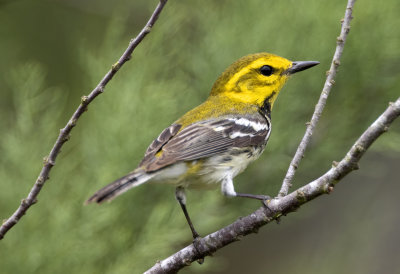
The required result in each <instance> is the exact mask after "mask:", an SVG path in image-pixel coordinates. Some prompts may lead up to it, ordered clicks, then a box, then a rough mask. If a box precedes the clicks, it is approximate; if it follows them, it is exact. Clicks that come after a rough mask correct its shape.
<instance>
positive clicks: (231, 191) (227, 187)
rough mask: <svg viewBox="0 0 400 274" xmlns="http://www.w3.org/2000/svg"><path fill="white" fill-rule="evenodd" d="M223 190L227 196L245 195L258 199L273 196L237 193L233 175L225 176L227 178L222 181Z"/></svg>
mask: <svg viewBox="0 0 400 274" xmlns="http://www.w3.org/2000/svg"><path fill="white" fill-rule="evenodd" d="M221 191H222V193H223V194H224V195H225V196H228V197H243V198H251V199H257V200H261V201H267V200H271V197H270V196H268V195H257V194H247V193H237V192H236V191H235V187H234V186H233V180H232V177H231V176H227V177H225V179H224V180H223V181H222V183H221Z"/></svg>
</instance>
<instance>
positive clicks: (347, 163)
mask: <svg viewBox="0 0 400 274" xmlns="http://www.w3.org/2000/svg"><path fill="white" fill-rule="evenodd" d="M399 116H400V98H398V99H397V101H396V102H395V103H390V104H389V107H388V108H387V109H386V110H385V112H383V113H382V115H381V116H379V118H378V119H377V120H376V121H375V122H374V123H373V124H372V125H371V126H369V127H368V129H367V130H366V131H365V132H364V133H363V134H362V135H361V136H360V138H358V140H357V141H356V142H355V144H354V145H353V146H352V147H351V149H350V150H349V151H348V152H347V154H346V156H345V157H344V158H343V159H342V160H341V161H340V162H338V163H336V162H334V163H333V166H332V168H331V169H329V170H328V171H327V172H326V173H325V174H323V175H322V176H321V177H319V178H318V179H316V180H314V181H312V182H310V183H308V184H307V185H305V186H303V187H301V188H299V189H297V190H295V191H293V192H292V193H290V194H288V195H286V196H284V197H279V198H275V199H272V200H271V201H269V202H268V204H267V206H263V207H260V208H259V209H257V210H256V211H254V212H253V213H251V214H250V215H248V216H246V217H243V218H240V219H238V220H237V221H235V222H234V223H232V224H230V225H228V226H226V227H224V228H222V229H220V230H218V231H216V232H214V233H212V234H209V235H207V236H206V237H204V238H202V239H201V240H200V241H199V243H198V246H197V248H198V249H197V250H196V248H195V247H194V246H193V244H191V245H189V246H187V247H185V248H183V249H181V250H180V251H178V252H176V253H175V254H173V255H171V256H170V257H168V258H166V259H164V260H162V261H159V262H157V263H156V264H155V265H154V266H153V267H152V268H150V269H149V270H147V271H146V272H145V273H146V274H155V273H176V272H178V271H179V270H180V269H182V268H184V267H185V266H188V265H190V264H191V263H192V262H194V261H196V260H199V259H201V258H204V257H205V256H209V255H211V254H213V253H215V252H216V251H217V250H218V249H221V248H222V247H224V246H226V245H228V244H230V243H232V242H235V241H239V240H240V239H241V238H243V237H244V236H246V235H248V234H250V233H255V232H257V231H258V229H259V228H260V227H262V226H264V225H266V224H268V223H270V222H271V221H273V220H276V219H278V218H280V217H281V216H285V215H286V214H288V213H290V212H293V211H295V210H297V209H298V208H299V207H300V206H301V205H303V204H305V203H307V202H309V201H311V200H313V199H314V198H316V197H318V196H321V195H322V194H329V193H330V192H332V190H333V188H334V186H335V185H336V184H337V183H339V182H340V180H341V179H342V178H343V177H345V176H346V175H347V174H349V173H350V172H351V171H353V170H356V169H358V162H359V160H360V159H361V157H362V156H363V155H364V153H365V152H366V151H367V149H368V148H369V147H370V146H371V145H372V143H373V142H374V141H375V140H376V139H378V137H379V136H381V135H382V133H384V132H386V131H388V129H389V126H390V125H391V124H392V122H393V121H394V120H395V119H396V118H397V117H399Z"/></svg>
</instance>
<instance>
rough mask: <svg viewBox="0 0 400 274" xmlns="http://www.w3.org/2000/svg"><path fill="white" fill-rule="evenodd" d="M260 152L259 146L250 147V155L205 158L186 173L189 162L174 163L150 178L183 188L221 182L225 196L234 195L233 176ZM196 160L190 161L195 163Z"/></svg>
mask: <svg viewBox="0 0 400 274" xmlns="http://www.w3.org/2000/svg"><path fill="white" fill-rule="evenodd" d="M261 152H262V149H261V148H252V149H251V154H252V155H251V156H250V157H249V154H248V153H242V154H238V155H234V154H232V153H231V152H227V153H224V154H222V155H218V156H214V157H211V158H208V159H206V160H205V161H204V162H203V164H202V166H201V168H200V169H199V170H197V171H196V172H195V173H194V174H193V173H192V174H191V175H189V176H188V175H187V172H188V170H189V169H190V168H191V164H190V163H187V162H180V163H176V164H174V165H172V166H170V167H167V168H164V169H162V170H160V171H159V172H157V174H156V175H155V176H154V177H153V178H152V179H151V182H155V183H168V184H173V185H176V186H182V187H184V188H200V189H204V188H214V187H217V186H218V184H219V183H221V182H222V185H221V190H222V192H223V194H224V195H226V196H235V191H234V187H233V183H232V180H233V178H234V177H235V176H236V175H238V174H239V173H241V172H242V171H243V170H245V169H246V167H247V166H248V165H249V163H251V162H253V161H254V160H256V159H257V158H258V157H259V156H260V154H261ZM226 157H231V161H228V162H226V161H225V162H224V160H223V159H224V158H226ZM195 164H196V161H194V162H193V163H192V165H195Z"/></svg>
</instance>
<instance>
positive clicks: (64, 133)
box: [0, 0, 168, 240]
mask: <svg viewBox="0 0 400 274" xmlns="http://www.w3.org/2000/svg"><path fill="white" fill-rule="evenodd" d="M167 1H168V0H160V2H159V3H158V5H157V7H156V9H155V10H154V12H153V14H152V15H151V17H150V19H149V21H148V22H147V24H146V25H145V26H144V28H143V29H142V30H141V31H140V33H139V34H138V35H137V36H136V38H135V39H132V40H131V42H130V43H129V46H128V48H127V49H126V50H125V52H124V53H123V54H122V56H121V57H120V58H119V60H118V62H116V63H115V64H114V65H113V66H112V67H111V69H110V70H109V71H108V72H107V74H106V75H105V76H104V77H103V79H102V80H101V81H100V83H99V84H98V85H97V86H96V88H95V89H93V90H92V92H91V93H90V94H89V95H88V96H82V98H81V104H80V105H79V107H78V108H77V109H76V111H75V112H74V114H73V115H72V117H71V118H70V119H69V121H68V123H67V125H66V126H65V127H64V128H62V129H61V130H60V135H58V138H57V140H56V142H55V144H54V146H53V148H52V149H51V151H50V153H49V155H48V156H46V157H45V158H44V159H43V160H44V166H43V168H42V170H41V171H40V174H39V177H38V178H37V179H36V182H35V184H34V185H33V187H32V189H31V191H30V192H29V194H28V197H26V198H25V199H23V200H22V201H21V204H20V206H19V207H18V209H17V210H16V211H15V212H14V213H13V215H11V217H10V218H8V219H7V220H5V221H4V222H3V224H2V226H1V227H0V240H1V239H3V237H4V235H5V234H6V233H7V231H9V230H10V229H11V228H12V227H13V226H14V225H15V224H16V223H18V221H19V220H20V219H21V218H22V216H23V215H24V214H25V213H26V211H27V210H28V209H29V208H30V207H31V206H32V205H33V204H35V203H36V202H37V199H36V197H37V196H38V194H39V192H40V191H41V189H42V187H43V185H44V183H45V182H46V181H47V180H48V179H49V173H50V170H51V168H52V167H53V166H54V165H55V161H56V158H57V156H58V154H59V153H60V150H61V147H62V146H63V145H64V143H65V142H66V141H68V140H69V138H70V132H71V130H72V129H73V128H74V127H75V125H76V123H77V122H78V119H79V118H80V117H81V115H82V114H83V113H84V112H85V111H86V110H87V107H88V105H89V104H90V103H91V102H92V101H93V100H94V99H95V98H96V97H97V96H98V95H100V94H101V93H102V92H103V91H104V88H105V86H106V85H107V84H108V82H109V81H110V80H111V79H112V78H113V76H114V75H115V74H116V73H117V71H118V70H119V69H120V68H121V67H122V65H124V64H125V63H126V61H128V60H129V59H130V58H131V55H132V52H133V51H134V50H135V48H136V47H137V46H138V45H139V44H140V42H142V40H143V38H144V37H146V35H147V34H148V33H149V32H150V31H151V28H152V27H153V25H154V24H155V22H156V21H157V19H158V16H159V15H160V13H161V11H162V9H163V8H164V6H165V4H166V3H167Z"/></svg>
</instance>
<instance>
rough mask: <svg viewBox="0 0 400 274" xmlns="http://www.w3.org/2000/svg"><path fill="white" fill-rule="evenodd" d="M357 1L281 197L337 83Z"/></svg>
mask: <svg viewBox="0 0 400 274" xmlns="http://www.w3.org/2000/svg"><path fill="white" fill-rule="evenodd" d="M355 1H356V0H349V1H348V3H347V7H346V12H345V15H344V19H343V20H342V29H341V31H340V36H339V37H338V38H337V40H336V42H337V45H336V51H335V54H334V55H333V59H332V63H331V67H330V69H329V71H327V77H326V81H325V84H324V88H323V89H322V93H321V96H320V97H319V100H318V103H317V105H316V106H315V111H314V114H313V116H312V118H311V121H310V122H309V123H307V129H306V132H305V134H304V136H303V139H302V140H301V142H300V144H299V146H298V148H297V151H296V154H295V155H294V157H293V159H292V161H291V163H290V165H289V169H288V171H287V173H286V176H285V179H284V180H283V183H282V187H281V189H280V191H279V194H278V196H279V197H283V196H285V195H287V194H288V192H289V188H290V187H291V182H292V180H293V177H294V174H295V173H296V169H297V167H298V166H299V164H300V161H301V159H302V158H303V157H304V153H305V151H306V148H307V145H308V143H309V142H310V140H311V135H312V134H313V131H314V128H315V126H316V125H317V123H318V121H319V118H320V117H321V114H322V111H323V109H324V107H325V105H326V101H327V99H328V96H329V93H330V91H331V89H332V86H333V84H334V83H335V81H334V79H335V76H336V73H337V69H338V67H339V65H340V57H341V56H342V53H343V48H344V44H345V42H346V38H347V34H348V33H349V31H350V21H351V19H353V17H352V12H353V6H354V2H355Z"/></svg>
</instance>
